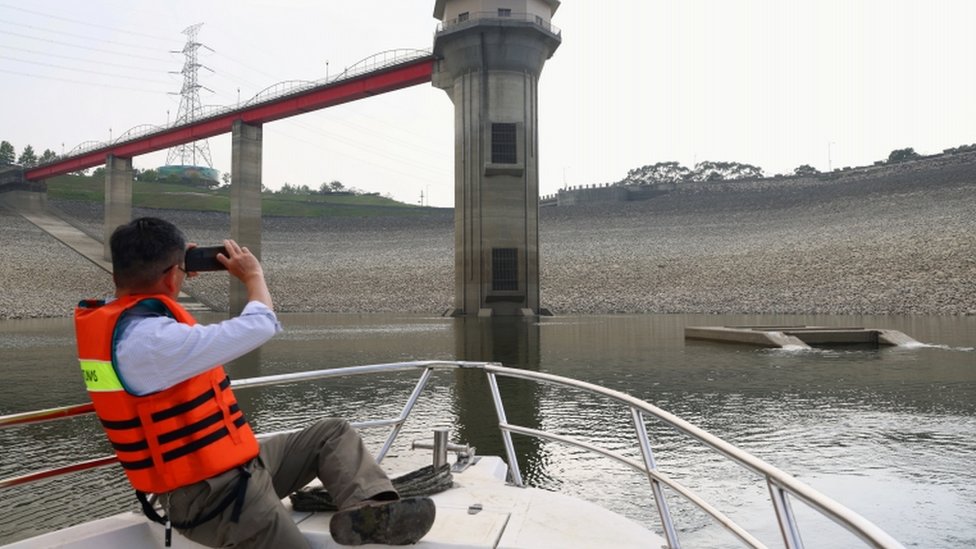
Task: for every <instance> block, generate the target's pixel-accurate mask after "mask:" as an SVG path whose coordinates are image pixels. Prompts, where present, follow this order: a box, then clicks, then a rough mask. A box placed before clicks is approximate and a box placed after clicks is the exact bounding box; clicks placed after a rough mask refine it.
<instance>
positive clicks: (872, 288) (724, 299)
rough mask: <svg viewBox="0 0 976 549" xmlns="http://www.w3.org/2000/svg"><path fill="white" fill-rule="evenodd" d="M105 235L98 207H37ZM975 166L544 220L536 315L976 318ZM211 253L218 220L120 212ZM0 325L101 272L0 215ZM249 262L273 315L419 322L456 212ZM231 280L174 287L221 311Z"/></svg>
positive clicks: (314, 239) (101, 290) (283, 248)
mask: <svg viewBox="0 0 976 549" xmlns="http://www.w3.org/2000/svg"><path fill="white" fill-rule="evenodd" d="M50 203H51V205H52V206H54V207H55V208H56V209H57V210H59V211H60V212H61V213H62V214H63V215H65V216H67V217H68V218H70V220H71V222H72V224H74V225H75V226H77V227H79V228H82V229H83V230H85V231H86V232H87V233H88V234H90V235H95V236H96V237H97V238H98V239H99V240H100V239H101V231H102V226H101V222H102V221H101V215H102V205H101V204H96V203H85V202H70V201H60V200H50ZM973 212H976V160H973V161H969V162H964V163H957V164H955V165H950V166H940V167H939V169H933V168H932V167H931V166H929V167H925V168H924V169H918V170H915V171H914V172H913V171H912V170H910V169H909V170H907V171H906V170H903V173H901V174H900V175H899V174H897V173H896V174H894V175H893V174H892V173H885V174H882V175H878V176H873V177H872V176H870V175H868V176H865V175H864V174H863V173H859V172H858V173H851V174H849V175H847V176H842V177H839V178H837V177H835V178H831V179H830V180H816V179H811V180H810V181H796V180H791V179H785V180H777V179H764V180H756V181H751V182H742V183H739V182H720V183H718V184H715V185H712V186H708V187H703V186H695V187H694V188H688V189H679V190H678V191H674V192H672V193H669V194H667V195H663V196H659V197H656V198H652V199H649V200H645V201H641V202H623V203H613V204H602V205H591V206H569V207H566V206H563V207H547V208H542V209H541V211H540V224H539V234H540V237H539V246H540V256H541V265H540V279H541V294H542V306H543V307H546V308H548V309H550V310H552V311H553V312H554V313H555V314H557V315H570V314H608V313H609V314H613V313H715V314H738V313H741V314H838V315H862V314H863V315H884V314H906V315H916V314H917V315H945V316H948V315H965V314H976V216H974V215H973ZM133 215H134V216H139V215H157V216H160V217H164V218H167V219H169V220H171V221H173V222H174V223H176V224H177V225H178V226H180V227H181V228H182V229H183V230H184V232H185V233H186V235H187V237H188V239H190V240H191V241H195V242H198V243H200V244H201V245H208V244H211V243H215V242H219V241H220V240H221V239H223V238H224V237H225V235H226V234H227V233H228V232H229V227H230V217H229V215H228V214H226V213H213V212H190V211H178V210H151V209H144V208H133ZM0 227H2V229H3V233H2V234H3V235H4V237H3V239H2V241H0V252H2V253H3V256H4V258H5V261H4V263H3V266H2V267H0V280H4V292H2V297H0V319H12V318H42V317H62V316H70V315H71V310H72V308H73V306H74V304H75V303H76V302H77V301H78V300H79V299H82V298H86V297H98V296H105V295H110V294H111V292H112V285H111V280H110V277H108V276H107V275H106V274H105V273H104V271H102V270H100V269H98V268H97V267H95V266H94V265H92V264H91V263H89V262H88V261H87V260H85V259H84V258H82V257H81V256H79V255H78V254H76V253H74V252H72V251H70V250H68V249H67V248H66V247H65V246H64V245H63V244H61V243H60V242H58V241H56V240H54V239H53V238H52V237H50V236H48V235H47V234H46V233H43V232H42V231H41V230H40V229H38V228H37V227H35V226H34V225H32V224H31V223H29V222H27V221H26V220H25V219H23V218H22V217H20V216H19V215H17V214H12V213H11V212H9V211H2V210H0ZM262 255H263V263H264V266H265V272H266V276H267V278H268V284H269V286H270V288H271V291H272V297H273V299H274V301H275V307H276V309H277V310H279V311H281V312H316V313H388V312H394V313H427V314H441V313H442V312H444V311H445V310H447V309H449V308H452V307H453V294H454V272H453V271H454V223H453V213H452V212H450V211H448V212H435V213H432V214H431V215H430V216H425V217H409V218H408V217H374V218H283V217H266V218H265V219H264V226H263V233H262ZM227 286H228V285H227V279H226V277H223V276H216V275H207V274H205V275H202V276H200V277H197V278H195V279H193V280H190V281H188V283H187V285H186V286H185V290H186V292H187V293H189V294H191V295H193V296H194V297H195V298H197V299H198V300H200V301H202V302H203V303H205V304H207V305H209V306H211V307H213V308H215V309H216V310H226V309H227Z"/></svg>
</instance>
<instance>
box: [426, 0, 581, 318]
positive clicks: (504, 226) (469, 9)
mask: <svg viewBox="0 0 976 549" xmlns="http://www.w3.org/2000/svg"><path fill="white" fill-rule="evenodd" d="M558 7H559V2H558V1H556V0H437V2H436V4H435V7H434V17H436V18H437V19H439V20H440V21H441V23H440V25H439V26H438V29H437V32H436V34H435V36H434V55H435V56H437V57H438V58H439V60H438V61H437V63H436V64H435V66H434V73H433V83H434V86H436V87H438V88H441V89H443V90H444V91H445V92H447V94H448V95H449V96H450V98H451V101H452V102H453V103H454V196H455V198H454V202H455V204H454V206H455V214H454V215H455V221H454V223H455V228H454V234H455V236H454V239H455V242H454V250H455V252H454V279H455V285H454V287H455V292H454V303H455V304H454V313H453V314H454V315H455V316H461V315H465V316H467V315H479V316H492V315H534V314H539V313H540V312H541V308H540V303H539V159H538V153H539V143H538V141H539V135H538V82H539V75H540V74H541V72H542V67H543V65H544V64H545V62H546V60H547V59H549V58H550V57H552V54H553V53H554V52H555V51H556V48H558V47H559V44H560V43H561V41H562V39H561V37H560V34H559V31H558V29H556V28H555V27H553V26H552V25H551V24H550V20H551V19H552V16H553V14H554V13H555V12H556V9H557V8H558Z"/></svg>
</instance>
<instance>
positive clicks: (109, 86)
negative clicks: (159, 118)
mask: <svg viewBox="0 0 976 549" xmlns="http://www.w3.org/2000/svg"><path fill="white" fill-rule="evenodd" d="M0 72H5V73H7V74H16V75H19V76H27V77H30V78H38V79H41V80H56V81H58V82H69V83H71V84H82V85H85V86H94V87H96V88H111V89H116V90H128V91H134V92H139V93H151V94H153V95H158V94H165V93H166V92H161V91H159V90H146V89H141V88H130V87H128V86H113V85H111V84H102V83H94V82H85V81H83V80H71V79H70V78H58V77H56V76H41V75H39V74H31V73H29V72H20V71H12V70H8V69H0Z"/></svg>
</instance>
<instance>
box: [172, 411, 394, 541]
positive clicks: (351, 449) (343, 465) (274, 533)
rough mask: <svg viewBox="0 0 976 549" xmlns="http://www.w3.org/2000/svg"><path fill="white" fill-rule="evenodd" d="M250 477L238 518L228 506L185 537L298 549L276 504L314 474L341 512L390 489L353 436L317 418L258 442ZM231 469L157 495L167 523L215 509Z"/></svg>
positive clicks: (343, 424)
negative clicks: (286, 432)
mask: <svg viewBox="0 0 976 549" xmlns="http://www.w3.org/2000/svg"><path fill="white" fill-rule="evenodd" d="M245 468H246V469H248V470H249V471H250V472H251V478H250V480H249V481H248V485H247V496H246V498H245V500H244V507H243V509H242V511H241V516H240V520H239V521H238V522H237V523H234V522H231V520H230V517H231V514H232V512H233V508H234V505H233V504H231V505H229V506H228V507H227V508H226V509H225V510H224V511H223V512H222V513H221V514H220V515H218V516H217V517H216V518H214V519H212V520H209V521H207V522H205V523H203V524H201V525H200V526H197V527H196V528H191V529H189V530H181V531H180V533H182V534H183V535H184V536H186V537H188V538H190V539H192V540H193V541H195V542H197V543H200V544H203V545H207V546H210V547H269V548H271V547H273V548H276V549H277V548H280V549H290V548H293V547H294V548H305V547H308V542H307V541H305V538H304V537H303V536H302V534H301V532H299V530H298V527H297V526H296V525H295V523H294V522H292V519H291V514H290V512H289V511H288V510H287V509H286V508H285V507H284V506H283V505H282V504H281V499H282V498H283V497H285V496H287V495H288V494H290V493H291V492H294V491H295V490H297V489H299V488H301V487H302V486H305V485H306V484H308V483H309V482H310V481H311V480H312V479H313V478H315V477H318V478H319V480H321V481H322V484H323V486H325V488H326V489H327V490H328V491H329V493H330V494H332V496H333V497H334V498H335V501H336V504H337V505H338V506H339V508H340V509H342V508H346V507H349V506H351V505H354V504H356V503H358V502H360V501H363V500H365V499H369V498H370V497H372V496H375V495H377V494H379V493H381V492H390V491H393V484H392V483H391V482H390V480H389V478H388V477H387V476H386V473H384V472H383V470H382V469H381V468H380V466H379V465H377V464H376V461H375V459H373V457H372V456H371V455H370V454H369V452H368V451H367V450H366V447H365V446H364V445H363V442H362V439H360V438H359V434H358V433H357V432H356V430H355V429H353V428H352V427H351V426H350V425H349V423H348V422H347V421H345V420H343V419H323V420H320V421H318V422H316V423H315V424H313V425H311V426H309V427H308V428H306V429H304V430H302V431H300V432H297V433H293V434H288V435H280V436H277V437H274V438H270V439H267V440H265V441H263V442H262V443H261V453H260V455H259V456H258V457H257V458H256V459H254V460H252V461H251V462H250V463H248V464H247V465H246V466H245ZM239 475H240V472H239V471H238V470H237V469H234V470H231V471H228V472H226V473H223V474H220V475H217V476H215V477H212V478H209V479H207V480H204V481H201V482H197V483H195V484H191V485H189V486H184V487H183V488H178V489H176V490H173V491H172V492H168V493H166V494H162V495H161V496H160V501H161V502H162V504H163V507H164V508H165V509H166V512H167V514H168V515H169V516H170V518H171V520H172V521H173V522H176V523H180V522H183V523H185V522H189V521H191V520H193V519H195V518H197V517H200V516H202V515H204V514H206V513H207V511H209V510H211V509H214V508H216V507H217V505H218V504H219V503H220V502H221V501H222V500H223V499H224V498H225V497H226V496H227V494H229V493H232V492H233V490H234V489H235V488H236V487H237V479H238V477H239Z"/></svg>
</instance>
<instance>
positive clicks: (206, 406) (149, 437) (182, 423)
mask: <svg viewBox="0 0 976 549" xmlns="http://www.w3.org/2000/svg"><path fill="white" fill-rule="evenodd" d="M140 303H141V304H142V306H152V307H154V308H155V309H157V310H159V311H160V313H162V314H166V315H168V316H171V317H172V318H174V319H175V320H176V321H178V322H183V323H185V324H189V325H193V324H196V320H194V318H193V316H192V315H190V313H188V312H187V311H186V309H184V308H183V307H182V306H180V304H179V303H177V302H176V301H175V300H173V299H171V298H169V297H167V296H165V295H141V296H134V297H133V296H127V297H123V298H120V299H117V300H115V301H111V302H109V303H104V302H101V301H82V302H81V303H80V304H79V305H78V307H77V308H76V309H75V334H76V337H77V340H78V357H79V360H80V362H81V370H82V373H83V375H84V378H85V385H86V386H87V388H88V394H89V395H90V396H91V399H92V403H93V404H94V405H95V413H96V414H97V415H98V418H99V419H100V420H101V422H102V426H103V427H104V429H105V433H106V435H108V439H109V442H111V443H112V447H113V448H114V449H115V454H116V456H118V458H119V463H120V464H121V465H122V468H123V469H124V470H125V474H126V476H128V478H129V482H131V483H132V486H133V487H134V488H135V489H136V490H139V491H142V492H152V493H156V494H159V493H163V492H168V491H170V490H174V489H176V488H179V487H181V486H186V485H189V484H192V483H194V482H199V481H201V480H204V479H207V478H210V477H212V476H214V475H218V474H220V473H223V472H225V471H228V470H230V469H232V468H234V467H236V466H238V465H241V464H243V463H246V462H247V461H249V460H251V459H252V458H254V457H255V456H257V455H258V450H259V447H258V442H257V439H256V438H255V437H254V433H253V432H252V431H251V427H250V425H248V423H247V420H246V419H244V414H243V412H241V410H240V408H239V407H238V405H237V399H236V398H235V397H234V393H233V392H232V391H231V390H230V379H229V378H228V377H227V374H226V372H224V368H223V366H220V365H217V366H215V367H214V368H212V369H210V370H208V371H206V372H203V373H201V374H198V375H196V376H194V377H192V378H190V379H187V380H185V381H182V382H180V383H178V384H176V385H174V386H172V387H170V388H168V389H164V390H162V391H159V392H157V393H152V394H149V395H143V396H138V395H134V394H132V393H130V392H128V391H127V390H126V388H125V384H124V380H123V379H122V377H121V376H120V375H119V372H118V368H117V366H116V364H115V353H114V348H115V343H116V337H118V334H117V333H116V332H117V327H118V322H119V319H120V317H121V316H122V313H124V312H125V311H127V310H129V309H130V308H132V307H134V306H136V305H137V304H140ZM161 367H162V366H161Z"/></svg>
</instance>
